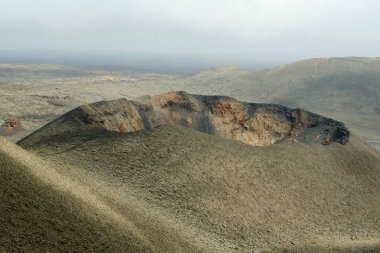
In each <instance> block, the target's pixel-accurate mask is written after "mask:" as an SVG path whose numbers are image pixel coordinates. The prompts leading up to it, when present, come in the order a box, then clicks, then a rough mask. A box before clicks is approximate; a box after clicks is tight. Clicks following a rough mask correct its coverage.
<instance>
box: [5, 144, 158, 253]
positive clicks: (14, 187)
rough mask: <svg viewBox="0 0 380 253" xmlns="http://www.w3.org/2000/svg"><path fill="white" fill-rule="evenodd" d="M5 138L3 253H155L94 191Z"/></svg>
mask: <svg viewBox="0 0 380 253" xmlns="http://www.w3.org/2000/svg"><path fill="white" fill-rule="evenodd" d="M56 169H57V167H56V166H55V165H53V164H52V163H48V162H46V161H44V160H42V159H41V158H39V157H37V156H35V155H32V154H30V153H28V152H26V151H25V150H23V149H22V148H20V147H18V146H16V145H15V144H11V143H9V142H7V141H6V140H4V138H2V137H0V173H1V179H0V180H1V182H0V213H1V215H0V251H1V252H61V251H62V252H88V251H91V252H104V251H108V252H122V251H125V249H128V250H130V251H140V252H145V251H150V249H151V247H149V245H148V244H146V242H145V243H143V239H142V237H141V235H139V234H138V231H137V230H135V229H134V228H133V227H131V226H130V225H129V223H128V221H127V220H126V219H125V218H124V219H123V220H120V215H118V214H117V213H116V212H115V211H114V210H113V209H112V207H111V206H110V205H108V204H106V203H105V202H103V201H102V200H101V199H100V198H99V196H97V195H96V194H95V193H94V191H93V190H92V189H91V188H90V187H83V186H82V185H81V184H80V183H79V182H76V181H73V180H72V179H70V178H69V177H67V176H65V175H62V174H61V173H58V172H57V170H56Z"/></svg>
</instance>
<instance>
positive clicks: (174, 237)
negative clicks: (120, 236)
mask: <svg viewBox="0 0 380 253" xmlns="http://www.w3.org/2000/svg"><path fill="white" fill-rule="evenodd" d="M99 131H100V132H99ZM41 143H42V142H41ZM21 145H22V143H21ZM27 149H28V150H29V151H31V152H32V153H34V154H37V155H39V156H41V157H43V158H44V159H47V160H49V161H50V162H51V163H55V164H57V165H59V166H57V168H59V172H60V173H62V174H68V175H70V176H72V177H74V178H76V179H77V180H79V181H80V182H81V184H82V185H83V186H86V185H87V186H91V189H93V190H94V191H96V193H97V194H99V195H101V196H102V197H103V198H104V199H105V200H106V201H109V202H111V203H112V204H113V205H114V206H117V210H118V211H119V212H120V213H121V214H122V215H123V216H124V217H128V218H130V219H133V221H134V224H136V226H137V227H138V228H139V229H140V230H141V231H142V233H143V234H144V235H145V236H146V237H147V238H148V240H149V241H150V242H152V244H153V245H154V246H155V247H158V246H157V245H162V243H163V242H164V244H166V246H167V248H166V251H165V252H179V251H181V250H183V248H184V247H185V245H188V246H189V247H190V248H192V249H193V250H191V251H192V252H194V251H203V252H234V251H235V252H252V251H253V250H264V249H267V250H269V249H270V250H274V249H275V248H277V249H284V248H286V249H296V248H299V249H302V252H308V250H307V249H310V252H313V251H312V249H315V248H317V249H319V250H318V251H320V250H322V249H324V250H326V252H335V251H333V250H334V249H335V250H339V249H350V250H352V252H364V250H363V249H372V250H374V249H379V247H380V245H379V243H380V242H379V241H378V238H379V236H380V231H379V227H380V216H379V213H380V205H379V204H378V203H380V199H379V196H380V194H379V193H380V157H379V153H377V152H375V151H374V150H372V149H371V148H370V147H368V146H367V145H366V144H364V143H363V142H361V141H360V140H358V139H357V138H356V137H352V138H351V141H350V142H349V143H348V144H346V145H341V144H334V143H333V144H331V145H328V146H323V145H319V144H302V143H287V144H285V143H284V144H277V145H271V146H267V147H253V146H249V145H246V144H243V143H241V142H237V141H231V140H227V139H221V138H218V137H213V136H211V135H207V134H203V133H200V132H197V131H194V130H191V129H188V128H183V127H178V126H162V127H158V128H154V129H151V130H146V131H138V132H133V133H118V132H108V131H105V130H94V131H89V130H86V131H78V132H77V133H76V135H73V133H69V134H67V133H60V135H59V136H56V137H55V138H52V139H46V140H45V141H44V143H43V144H38V145H29V146H27ZM142 221H144V223H142ZM157 234H159V235H160V237H159V238H157ZM173 241H174V242H177V241H180V242H181V243H176V244H175V243H174V244H175V245H176V247H178V248H177V249H175V250H174V249H173V248H170V247H173ZM168 243H169V244H172V245H169V246H168V245H167V244H168ZM195 248H196V249H197V250H194V249H195ZM161 249H162V248H161ZM170 249H171V250H170ZM180 249H181V250H180ZM259 252H260V251H259ZM290 252H291V251H290ZM368 252H370V251H368Z"/></svg>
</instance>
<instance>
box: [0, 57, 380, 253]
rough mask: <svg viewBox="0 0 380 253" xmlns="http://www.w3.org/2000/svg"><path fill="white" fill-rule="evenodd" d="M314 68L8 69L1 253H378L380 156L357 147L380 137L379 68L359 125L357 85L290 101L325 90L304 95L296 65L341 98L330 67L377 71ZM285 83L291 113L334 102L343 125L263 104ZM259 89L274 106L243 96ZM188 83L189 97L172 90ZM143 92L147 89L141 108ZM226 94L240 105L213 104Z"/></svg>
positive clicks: (352, 63) (1, 147)
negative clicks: (193, 71) (171, 71)
mask: <svg viewBox="0 0 380 253" xmlns="http://www.w3.org/2000/svg"><path fill="white" fill-rule="evenodd" d="M317 63H318V66H319V67H318V70H314V68H315V61H313V60H311V61H309V62H306V63H305V62H301V63H296V64H293V65H291V66H285V67H283V68H276V69H273V70H268V71H263V72H257V73H256V74H254V75H255V77H254V78H253V77H252V73H249V72H246V71H242V70H239V69H236V68H223V69H222V68H216V69H211V70H209V71H208V72H207V73H206V72H204V73H201V74H199V75H196V76H191V77H173V76H162V75H158V76H156V75H137V74H134V73H130V72H124V70H118V71H119V72H115V73H110V72H109V70H107V71H105V70H104V72H102V71H103V70H99V69H95V70H94V69H80V70H78V69H75V68H71V67H67V66H66V67H65V66H55V65H42V66H34V67H33V68H32V69H30V66H29V65H17V66H15V65H12V66H8V65H7V66H3V67H2V68H3V70H1V68H0V70H1V71H5V73H7V74H6V77H4V78H3V79H0V80H1V81H2V83H1V84H0V88H1V91H2V93H0V99H1V102H2V104H1V105H0V106H1V108H0V109H1V110H0V119H1V122H0V123H1V124H0V125H1V133H2V135H3V136H4V137H5V138H7V139H8V140H6V139H5V138H3V137H0V173H1V179H0V180H1V183H0V214H1V215H0V252H247V253H248V252H274V253H277V252H291V253H293V252H294V253H295V252H305V253H315V252H323V253H336V252H352V253H359V252H372V253H376V252H380V239H379V238H380V229H379V228H380V153H379V152H378V151H377V150H376V149H374V148H373V147H372V146H370V145H369V143H367V142H366V141H365V140H363V137H370V138H371V139H369V138H367V140H372V141H375V142H376V141H377V139H376V138H377V136H378V135H377V128H376V126H375V125H376V124H374V122H377V121H376V115H377V111H376V110H377V109H376V108H377V104H376V103H377V102H376V101H377V98H376V96H375V95H374V94H377V93H376V92H377V90H376V79H373V80H372V79H371V78H370V77H371V76H372V77H373V76H374V75H375V74H376V71H375V69H376V68H373V69H371V75H370V77H368V78H369V79H368V80H372V81H373V82H372V81H371V82H368V85H367V86H366V85H364V84H363V83H362V84H361V86H362V88H363V89H364V90H370V89H373V91H372V93H371V95H368V96H369V97H368V99H367V100H368V101H367V102H366V101H364V100H361V99H359V98H358V97H357V99H356V100H355V101H358V103H359V102H360V103H362V104H363V108H359V109H358V108H357V110H353V114H352V115H351V116H350V117H351V118H350V117H348V116H347V115H348V114H346V111H345V106H344V104H345V103H346V102H347V101H351V99H354V97H355V96H356V95H357V91H358V90H357V87H356V86H355V85H351V84H350V85H349V86H350V87H351V88H350V89H345V88H342V89H343V90H344V92H342V93H339V92H338V91H334V92H333V93H332V94H329V93H327V92H322V94H323V95H324V96H325V97H324V98H323V99H322V100H323V101H324V102H326V101H330V103H331V104H330V105H327V104H326V105H322V104H321V103H322V102H323V101H322V100H319V99H320V97H317V98H316V97H313V98H309V99H304V98H298V99H295V98H297V96H298V95H300V94H303V95H305V94H314V92H317V91H320V90H318V89H316V90H313V89H315V88H316V87H315V86H314V84H317V83H318V82H316V80H315V79H313V77H312V78H311V80H314V81H313V82H312V83H313V85H311V84H310V86H308V85H309V84H306V83H303V84H302V85H301V84H300V83H302V80H304V78H303V77H300V78H296V77H295V76H298V77H299V68H300V66H301V69H302V73H309V72H308V71H310V69H312V70H313V71H315V72H313V73H314V74H315V73H318V74H322V73H324V74H325V73H327V74H328V75H329V76H330V79H328V78H327V79H323V80H325V81H326V80H327V81H326V82H330V84H331V85H332V84H334V83H335V82H337V83H339V85H342V84H341V83H340V81H339V82H338V81H336V80H337V79H335V78H338V77H336V76H335V77H334V78H333V77H332V76H331V71H330V68H334V69H335V70H339V71H343V72H345V73H348V72H350V73H351V71H353V69H356V68H358V66H359V67H360V66H361V67H362V68H364V69H368V68H366V67H365V66H367V67H368V66H375V65H376V64H377V61H376V60H368V61H367V60H363V59H356V60H352V59H349V60H342V61H340V60H335V59H331V60H318V61H317ZM375 63H376V64H375ZM342 64H343V65H342ZM310 66H312V67H310ZM326 66H327V67H326ZM340 66H344V67H342V68H340ZM4 69H5V70H4ZM358 69H359V70H360V68H358ZM1 71H0V73H2V72H1ZM28 71H29V72H28ZM20 73H23V74H22V75H21V76H19V75H20ZM93 73H95V74H93ZM289 73H293V74H294V75H295V76H294V75H293V74H292V75H290V74H289ZM100 74H101V75H103V76H104V77H102V78H103V79H101V80H100V79H99V78H100V76H99V75H100ZM359 74H360V75H359ZM23 75H24V76H23ZM356 75H358V76H356ZM31 76H32V78H31ZM127 76H128V78H126V77H127ZM290 76H291V77H292V78H294V79H292V80H293V81H292V82H290V83H289V84H288V85H287V86H286V87H287V88H289V87H290V88H291V89H290V90H291V91H292V92H293V94H297V96H293V97H292V96H289V97H287V98H288V100H287V101H285V100H283V104H285V105H288V106H289V105H290V106H291V107H292V108H297V107H298V106H297V101H298V102H299V103H300V104H303V105H306V106H305V107H306V108H308V106H310V105H311V104H313V105H315V106H316V108H317V109H316V110H315V111H317V112H318V113H320V112H321V111H322V112H323V110H325V109H326V108H328V107H329V106H333V105H334V103H335V107H334V109H332V110H331V111H332V113H331V114H336V115H340V116H341V118H339V117H338V120H341V119H349V120H348V122H349V123H348V124H347V125H346V124H343V123H342V122H340V121H338V120H334V119H331V118H327V117H324V116H321V115H319V114H315V113H311V112H309V111H307V110H305V109H299V108H298V109H292V108H290V107H287V106H282V105H278V104H276V103H268V102H269V101H267V100H270V99H269V98H268V97H267V96H268V94H273V95H276V96H273V98H275V99H277V100H280V98H282V99H283V98H284V97H285V95H284V94H286V92H285V90H284V89H287V88H284V89H280V88H281V87H278V86H272V85H271V83H272V84H273V83H274V82H272V81H271V82H269V81H268V79H273V80H279V79H278V78H280V79H282V78H284V79H283V80H284V83H286V82H287V81H289V80H290V79H286V78H285V77H290ZM354 76H356V77H357V78H359V76H362V75H361V73H358V72H355V74H354ZM89 77H90V78H89ZM351 77H352V76H351ZM351 77H350V78H351ZM33 78H35V79H33ZM260 78H261V79H260ZM25 80H28V82H29V83H24V82H25ZM215 80H219V82H216V81H215ZM233 80H235V81H236V84H237V85H238V86H234V87H235V88H231V87H232V86H230V85H228V83H229V82H231V81H233ZM237 80H240V81H237ZM242 80H244V81H242ZM247 80H248V81H247ZM252 80H256V81H254V82H253V81H252ZM257 80H261V81H262V82H264V81H265V82H267V84H268V86H266V89H268V90H267V91H265V90H262V91H263V92H262V93H261V94H263V96H264V97H267V99H264V98H263V97H261V98H260V97H259V96H260V94H258V95H255V94H256V93H254V92H251V93H249V94H246V93H247V92H242V91H239V89H240V88H238V87H241V88H242V87H251V88H250V91H252V90H255V89H256V88H257V87H259V86H260V85H259V83H260V82H261V81H260V82H258V81H257ZM300 80H301V81H300ZM332 80H333V81H332ZM345 80H347V79H345ZM350 80H351V79H350ZM355 80H356V79H355ZM358 80H359V79H358ZM360 80H362V79H360ZM363 80H364V79H363ZM37 81H38V84H36V83H35V82H37ZM356 81H357V80H356ZM356 81H355V82H356ZM181 82H188V83H187V84H186V85H184V86H185V87H186V89H183V90H185V91H186V92H166V91H170V90H173V89H172V87H173V86H175V85H174V84H175V83H177V84H178V83H179V84H178V87H182V86H181V84H180V83H181ZM78 83H80V86H81V87H83V89H82V90H81V89H77V87H78ZM205 83H209V84H210V85H209V86H207V87H203V85H205ZM248 84H249V86H246V85H248ZM261 84H263V83H261ZM135 85H136V88H134V86H135ZM139 85H140V88H141V90H144V89H151V91H150V92H149V93H143V94H141V93H142V91H138V89H137V87H138V86H139ZM326 85H327V84H326ZM339 85H338V86H339ZM53 86H54V89H52V87H53ZM300 86H302V92H301V91H297V92H296V91H295V90H297V89H298V88H299V87H300ZM46 87H50V89H46ZM200 87H203V88H202V89H201V88H200ZM252 87H256V88H252ZM270 87H272V88H273V87H275V88H276V89H274V90H271V91H270V90H269V89H270ZM297 87H298V88H297ZM318 87H319V88H321V89H322V91H324V89H325V88H324V87H325V86H324V85H322V84H320V86H318ZM342 87H343V86H342ZM196 89H201V90H202V92H194V90H196ZM233 89H235V90H233ZM310 89H311V90H310ZM331 89H332V90H334V89H335V88H334V87H333V86H332V88H331ZM73 90H76V91H79V92H77V94H74V93H73ZM192 90H193V91H192ZM208 90H213V92H209V93H208V94H209V95H205V93H206V91H208ZM227 90H229V91H230V92H229V94H232V95H233V94H234V93H239V94H240V96H236V98H238V99H239V100H240V101H239V100H237V99H235V98H232V97H228V96H221V95H215V93H218V94H223V93H227ZM247 90H249V89H248V88H247ZM126 91H129V92H130V93H128V95H126V93H124V92H126ZM159 91H161V92H159ZM162 91H165V92H166V93H162ZM189 91H192V92H193V93H197V94H201V95H193V94H192V93H187V92H189ZM220 91H221V92H220ZM274 91H276V92H275V93H273V92H274ZM266 92H268V93H266ZM161 93H162V94H161ZM123 94H124V95H123ZM144 94H148V95H144ZM289 94H290V93H289ZM316 94H319V93H318V92H317V93H316ZM337 94H338V95H339V96H338V95H337ZM225 95H228V94H225ZM332 95H333V96H338V97H337V99H336V100H334V99H333V100H329V99H326V97H329V98H330V99H331V96H332ZM244 96H246V97H248V96H256V97H257V100H253V99H252V100H249V99H244V98H243V99H242V97H244ZM120 97H122V98H120ZM276 97H277V98H276ZM104 99H111V100H105V101H103V100H104ZM291 99H295V100H292V101H290V100H291ZM325 99H326V100H325ZM309 100H310V101H309ZM241 101H255V102H256V101H257V102H259V103H251V102H241ZM302 101H303V102H302ZM352 101H353V100H352ZM84 102H85V103H84ZM90 102H91V103H90ZM93 102H95V103H93ZM293 102H294V103H295V104H293V105H291V104H292V103H293ZM309 102H310V103H309ZM77 104H83V105H81V106H79V107H76V105H77ZM350 105H351V106H352V105H356V104H355V102H353V104H350ZM348 109H349V110H352V109H355V106H354V107H349V108H348ZM360 111H363V112H364V111H365V112H366V113H367V115H366V117H363V116H359V115H360ZM363 112H361V113H363ZM322 114H324V115H331V114H329V113H322ZM356 117H358V118H356ZM359 119H360V120H361V121H362V124H361V125H360V124H359V125H358V121H360V120H359ZM43 122H44V123H47V124H46V125H44V126H42V127H41V125H42V123H43ZM22 137H23V138H22ZM20 138H22V139H21V140H20V141H18V142H17V145H16V144H13V143H11V142H10V141H13V142H16V141H17V140H18V139H20ZM9 140H10V141H9Z"/></svg>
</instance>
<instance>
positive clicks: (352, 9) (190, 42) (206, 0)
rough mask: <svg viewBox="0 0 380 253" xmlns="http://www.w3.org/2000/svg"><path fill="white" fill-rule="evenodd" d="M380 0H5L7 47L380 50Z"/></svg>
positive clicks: (271, 52)
mask: <svg viewBox="0 0 380 253" xmlns="http://www.w3.org/2000/svg"><path fill="white" fill-rule="evenodd" d="M379 11H380V1H379V0H157V1H154V0H101V1H100V0H30V1H28V0H0V36H1V37H0V50H3V51H4V50H9V49H11V50H18V49H22V50H31V49H34V50H71V51H77V52H82V51H86V52H96V51H101V52H122V53H125V54H128V53H134V54H141V55H149V54H154V55H170V56H173V57H174V56H179V57H185V58H186V57H193V58H199V59H204V60H207V59H219V60H220V61H221V62H220V63H221V64H228V63H231V64H236V63H239V62H242V63H247V62H250V61H255V62H260V61H263V62H265V61H266V62H286V61H292V60H296V59H302V58H310V57H324V56H379V55H380V46H379V45H380V15H379Z"/></svg>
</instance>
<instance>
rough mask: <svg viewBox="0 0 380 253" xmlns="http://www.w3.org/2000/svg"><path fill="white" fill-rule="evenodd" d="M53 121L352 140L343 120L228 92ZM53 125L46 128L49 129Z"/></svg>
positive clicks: (253, 138) (172, 96)
mask: <svg viewBox="0 0 380 253" xmlns="http://www.w3.org/2000/svg"><path fill="white" fill-rule="evenodd" d="M52 124H53V125H51V124H49V125H50V127H51V128H57V129H58V128H59V129H71V130H74V131H75V129H78V127H85V128H101V129H106V130H109V131H117V132H135V131H140V130H144V129H150V128H154V127H157V126H159V125H164V124H169V125H170V124H175V125H181V126H186V127H189V128H192V129H195V130H197V131H201V132H205V133H208V134H211V135H215V136H219V137H224V138H228V139H235V140H239V141H242V142H244V143H247V144H250V145H254V146H268V145H272V144H275V143H279V142H303V143H319V144H323V145H327V144H330V143H332V142H337V143H341V144H346V143H347V142H348V141H349V137H350V133H349V131H348V130H347V128H346V127H345V126H344V124H343V123H341V122H338V121H335V120H332V119H328V118H325V117H323V116H320V115H317V114H314V113H311V112H307V111H305V110H302V109H290V108H287V107H284V106H281V105H275V104H255V103H243V102H240V101H237V100H235V99H233V98H230V97H225V96H200V95H191V94H188V93H185V92H169V93H165V94H161V95H158V96H152V97H145V98H144V101H143V102H136V101H129V100H127V99H119V100H112V101H101V102H97V103H93V104H89V105H83V106H80V107H78V108H76V109H74V110H72V111H71V112H69V113H67V114H66V115H64V116H62V117H61V118H60V119H58V120H57V121H55V122H53V123H52ZM49 125H47V126H46V127H44V128H43V129H41V130H40V131H45V134H46V132H48V131H49V130H48V129H46V128H47V127H48V128H49Z"/></svg>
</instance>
